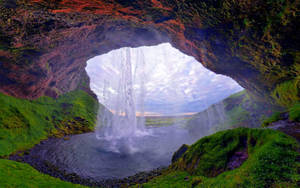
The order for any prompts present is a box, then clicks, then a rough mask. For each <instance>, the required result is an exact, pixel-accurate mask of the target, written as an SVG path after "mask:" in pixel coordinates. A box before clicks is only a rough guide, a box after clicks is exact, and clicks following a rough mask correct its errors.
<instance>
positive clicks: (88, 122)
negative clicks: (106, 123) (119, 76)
mask: <svg viewBox="0 0 300 188" xmlns="http://www.w3.org/2000/svg"><path fill="white" fill-rule="evenodd" d="M97 108H98V103H97V101H96V99H94V98H92V97H91V96H90V95H88V94H87V93H86V92H84V91H82V90H77V91H73V92H70V93H67V94H65V95H62V96H60V97H59V98H58V99H53V98H50V97H41V98H39V99H37V100H33V101H30V100H26V99H18V98H14V97H11V96H7V95H4V94H0V148H1V150H0V156H3V155H8V154H10V153H12V152H15V151H17V150H23V149H27V148H30V147H32V146H33V145H34V144H37V143H38V142H39V141H40V140H42V139H46V138H47V137H48V136H57V137H61V136H64V135H67V134H77V133H82V132H87V131H91V130H93V128H94V124H95V121H96V114H97Z"/></svg>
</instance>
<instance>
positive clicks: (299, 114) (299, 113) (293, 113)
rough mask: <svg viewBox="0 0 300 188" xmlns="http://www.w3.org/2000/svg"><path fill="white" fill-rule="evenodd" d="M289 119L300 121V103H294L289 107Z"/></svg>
mask: <svg viewBox="0 0 300 188" xmlns="http://www.w3.org/2000/svg"><path fill="white" fill-rule="evenodd" d="M289 119H290V120H291V121H298V122H299V121H300V103H299V102H298V103H296V104H294V105H293V106H292V107H290V108H289Z"/></svg>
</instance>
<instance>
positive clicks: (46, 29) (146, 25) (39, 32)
mask: <svg viewBox="0 0 300 188" xmlns="http://www.w3.org/2000/svg"><path fill="white" fill-rule="evenodd" d="M298 20H299V1H296V0H294V1H293V0H282V1H281V0H273V1H265V0H250V1H249V0H247V1H244V0H242V1H234V0H221V1H219V0H202V1H197V0H185V1H181V0H132V1H126V0H80V1H79V0H2V1H0V91H1V92H3V93H6V94H9V95H12V96H15V97H22V98H36V97H39V96H42V95H49V96H57V95H59V94H61V93H65V92H67V91H70V90H74V89H75V88H78V85H80V84H81V82H82V80H83V78H82V77H85V76H86V73H85V70H84V68H85V66H86V61H87V60H88V59H89V58H92V57H93V56H96V55H100V54H103V53H106V52H108V51H110V50H113V49H117V48H121V47H125V46H130V47H138V46H143V45H156V44H159V43H162V42H169V43H171V44H172V45H173V46H174V47H175V48H177V49H179V50H181V51H182V52H184V53H186V54H188V55H191V56H194V57H195V58H196V59H197V60H198V61H199V62H201V63H202V64H203V65H204V66H205V67H207V68H208V69H210V70H212V71H214V72H216V73H220V74H224V75H227V76H230V77H232V78H233V79H235V80H236V81H237V82H238V83H239V84H240V85H241V86H242V87H244V88H246V89H247V90H249V91H251V92H252V94H253V95H254V96H256V98H269V99H270V96H271V95H272V92H273V91H274V90H275V89H276V87H277V86H279V85H280V84H282V83H284V82H286V81H291V80H292V81H294V80H299V71H300V68H299V67H300V65H299V59H300V53H299V48H300V47H299V45H298V44H299V42H300V39H299V38H300V37H299V33H298V30H297V28H300V24H299V21H298ZM293 83H294V82H293ZM295 83H297V84H295V86H292V87H294V88H292V89H293V91H294V90H295V87H296V92H298V83H300V82H298V81H297V82H295ZM86 84H88V83H86ZM285 92H286V91H285ZM278 95H281V94H278ZM275 98H276V96H275ZM298 99H299V98H297V97H296V98H293V99H291V100H292V103H293V100H298Z"/></svg>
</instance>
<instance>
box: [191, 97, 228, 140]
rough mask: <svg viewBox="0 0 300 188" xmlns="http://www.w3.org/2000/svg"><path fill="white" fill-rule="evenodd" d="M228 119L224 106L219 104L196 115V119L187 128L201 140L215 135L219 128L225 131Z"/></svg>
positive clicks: (221, 103)
mask: <svg viewBox="0 0 300 188" xmlns="http://www.w3.org/2000/svg"><path fill="white" fill-rule="evenodd" d="M227 119H228V117H227V116H226V112H225V109H224V104H223V102H219V103H217V104H213V105H211V106H210V107H208V108H207V109H206V110H204V111H202V112H199V113H198V114H196V115H194V118H193V119H191V120H190V121H189V122H188V125H187V128H188V129H189V131H190V133H191V134H192V135H193V136H194V137H195V138H199V137H203V136H207V135H210V134H213V133H215V132H216V130H217V129H219V128H222V127H223V129H225V128H226V126H225V122H226V120H227ZM220 125H222V126H221V127H220Z"/></svg>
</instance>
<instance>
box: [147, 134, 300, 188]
mask: <svg viewBox="0 0 300 188" xmlns="http://www.w3.org/2000/svg"><path fill="white" fill-rule="evenodd" d="M298 148H299V145H298V143H297V142H296V140H295V139H293V138H291V137H289V136H287V135H285V134H283V133H281V132H278V131H274V130H271V129H249V128H237V129H233V130H227V131H221V132H218V133H216V134H214V135H211V136H208V137H204V138H202V139H200V140H199V141H198V142H196V143H195V144H193V145H191V146H190V147H189V149H188V150H187V151H186V152H185V153H184V154H183V156H182V157H181V158H180V159H179V160H178V161H177V162H176V163H174V164H173V165H172V166H171V167H170V172H169V174H164V175H162V176H160V177H158V178H156V179H153V180H151V181H150V182H149V183H146V184H144V185H145V187H156V185H160V183H162V184H164V185H166V186H165V187H172V186H168V185H172V184H171V183H173V184H175V185H177V184H178V185H180V183H181V184H182V185H183V186H182V187H185V185H189V186H186V187H191V186H190V185H191V184H193V186H194V187H297V182H299V181H300V175H299V174H298V171H297V170H299V169H297V168H299V162H297V157H299V153H298V152H297V149H298ZM237 151H246V152H247V153H248V159H247V160H246V161H245V162H244V163H243V164H242V165H241V166H240V167H238V168H236V169H234V170H229V169H228V168H227V165H228V161H229V160H230V157H231V156H232V154H233V153H234V152H237ZM182 171H183V172H182ZM187 172H188V173H187ZM176 177H178V178H176ZM183 177H185V180H184V179H183Z"/></svg>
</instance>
